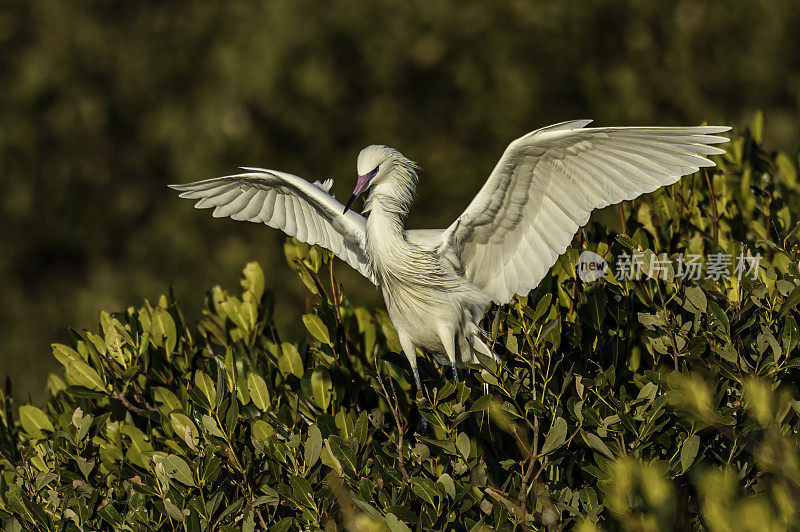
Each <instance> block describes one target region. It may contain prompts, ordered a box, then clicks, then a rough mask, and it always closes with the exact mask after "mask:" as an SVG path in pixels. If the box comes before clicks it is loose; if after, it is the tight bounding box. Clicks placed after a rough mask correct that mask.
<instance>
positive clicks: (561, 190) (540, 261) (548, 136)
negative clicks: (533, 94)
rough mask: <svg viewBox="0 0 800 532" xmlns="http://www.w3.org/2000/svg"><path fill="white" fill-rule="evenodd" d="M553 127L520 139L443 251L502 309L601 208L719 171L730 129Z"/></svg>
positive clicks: (445, 234) (579, 123)
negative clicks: (701, 172)
mask: <svg viewBox="0 0 800 532" xmlns="http://www.w3.org/2000/svg"><path fill="white" fill-rule="evenodd" d="M589 122H590V121H588V120H576V121H573V122H564V123H561V124H555V125H553V126H549V127H546V128H543V129H540V130H537V131H534V132H532V133H529V134H527V135H525V136H523V137H521V138H519V139H517V140H515V141H514V142H512V143H511V144H510V145H509V146H508V148H507V149H506V151H505V152H504V153H503V156H502V157H501V158H500V161H499V162H498V163H497V165H496V166H495V168H494V170H493V171H492V174H491V175H490V176H489V179H488V180H487V181H486V184H485V185H484V186H483V188H482V189H481V190H480V192H479V193H478V195H477V196H475V199H473V201H472V202H471V203H470V205H469V206H468V207H467V209H466V210H465V211H464V212H463V213H462V214H461V216H460V217H459V218H458V219H457V220H456V221H455V222H454V223H453V224H452V225H451V226H450V227H449V228H448V229H445V230H443V231H441V235H442V237H441V244H440V246H439V248H438V249H439V252H440V253H441V254H442V255H443V256H447V257H454V258H453V259H452V260H454V261H455V262H456V263H457V264H458V266H460V268H461V269H463V271H464V274H465V275H466V277H467V278H468V279H470V280H471V281H472V282H473V283H474V284H475V285H476V286H477V287H478V288H480V289H482V290H484V291H485V292H486V293H487V294H488V295H489V297H490V298H491V300H492V301H494V302H496V303H500V304H503V303H506V302H508V301H509V300H510V299H511V298H512V297H513V295H514V294H515V293H518V294H525V293H527V292H528V291H530V290H531V289H533V288H534V287H536V285H537V284H539V282H540V281H541V280H542V278H543V277H544V276H545V275H546V274H547V270H549V268H550V267H551V266H552V265H553V264H554V263H555V261H556V259H557V258H558V256H559V255H561V254H562V253H564V251H565V250H566V248H567V246H568V245H569V243H570V242H571V240H572V237H573V236H574V234H575V232H576V231H577V230H578V227H580V226H582V225H584V224H586V223H587V221H588V220H589V215H590V214H591V212H592V211H593V210H594V209H598V208H601V207H605V206H607V205H611V204H614V203H618V202H620V201H623V200H631V199H633V198H636V197H638V196H639V195H641V194H644V193H647V192H652V191H653V190H656V189H657V188H660V187H662V186H665V185H669V184H672V183H674V182H675V181H677V180H678V179H679V178H680V177H681V176H683V175H687V174H691V173H694V172H696V171H697V170H698V169H699V168H704V167H710V166H714V162H713V161H710V160H708V159H706V158H705V156H706V155H719V154H721V153H724V151H723V150H721V149H719V148H716V147H714V146H711V144H719V143H722V142H727V141H728V139H727V138H726V137H723V136H719V135H717V133H723V132H725V131H727V130H729V129H730V128H728V127H726V126H699V127H679V128H670V127H644V128H643V127H621V128H586V126H587V125H588V124H589Z"/></svg>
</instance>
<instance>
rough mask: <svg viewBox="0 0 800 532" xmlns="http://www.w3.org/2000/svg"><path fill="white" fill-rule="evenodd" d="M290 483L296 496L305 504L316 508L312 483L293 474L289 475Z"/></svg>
mask: <svg viewBox="0 0 800 532" xmlns="http://www.w3.org/2000/svg"><path fill="white" fill-rule="evenodd" d="M289 484H290V485H291V486H292V494H293V495H294V498H295V499H296V500H297V501H298V502H300V504H302V505H303V506H305V507H307V508H310V509H312V510H313V509H316V505H315V504H314V490H312V489H311V484H310V483H309V482H308V480H306V479H304V478H303V477H300V476H297V475H292V476H291V477H289Z"/></svg>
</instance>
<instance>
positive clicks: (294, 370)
mask: <svg viewBox="0 0 800 532" xmlns="http://www.w3.org/2000/svg"><path fill="white" fill-rule="evenodd" d="M278 369H279V370H280V371H281V373H282V374H283V375H284V376H289V375H294V376H295V377H297V378H298V379H301V378H303V359H302V358H300V353H299V352H298V351H297V348H296V347H295V346H294V344H290V343H289V342H283V343H282V344H281V356H280V357H279V358H278Z"/></svg>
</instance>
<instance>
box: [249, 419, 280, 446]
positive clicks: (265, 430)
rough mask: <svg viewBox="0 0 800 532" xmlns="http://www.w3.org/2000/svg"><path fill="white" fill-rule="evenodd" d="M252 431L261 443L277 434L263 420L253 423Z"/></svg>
mask: <svg viewBox="0 0 800 532" xmlns="http://www.w3.org/2000/svg"><path fill="white" fill-rule="evenodd" d="M251 430H252V431H253V437H254V438H255V439H257V440H258V441H261V442H264V441H267V439H268V438H269V437H270V436H272V435H273V434H274V433H275V431H274V430H273V428H272V427H270V426H269V424H268V423H267V422H266V421H264V420H263V419H259V420H257V421H256V422H255V423H253V425H252V427H251Z"/></svg>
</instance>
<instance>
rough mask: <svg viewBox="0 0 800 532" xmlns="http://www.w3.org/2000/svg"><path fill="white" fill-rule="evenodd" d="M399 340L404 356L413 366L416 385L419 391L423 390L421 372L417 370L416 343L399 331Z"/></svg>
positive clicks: (412, 370)
mask: <svg viewBox="0 0 800 532" xmlns="http://www.w3.org/2000/svg"><path fill="white" fill-rule="evenodd" d="M397 338H398V339H399V340H400V346H401V347H402V348H403V354H404V355H405V356H406V358H407V359H408V363H409V364H410V365H411V372H412V373H413V374H414V384H416V386H417V390H422V381H421V380H420V379H419V370H418V369H417V348H416V347H414V343H413V342H412V341H411V340H410V339H409V338H408V336H406V335H405V334H403V333H401V332H400V331H397Z"/></svg>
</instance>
